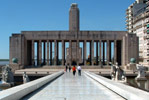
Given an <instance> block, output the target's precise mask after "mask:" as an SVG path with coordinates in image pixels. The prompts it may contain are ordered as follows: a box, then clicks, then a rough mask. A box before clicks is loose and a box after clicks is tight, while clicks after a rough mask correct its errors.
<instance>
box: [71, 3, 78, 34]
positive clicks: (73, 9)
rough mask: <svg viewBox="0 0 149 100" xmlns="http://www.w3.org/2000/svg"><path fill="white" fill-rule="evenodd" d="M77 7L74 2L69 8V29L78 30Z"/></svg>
mask: <svg viewBox="0 0 149 100" xmlns="http://www.w3.org/2000/svg"><path fill="white" fill-rule="evenodd" d="M79 24H80V23H79V8H78V5H77V4H76V3H73V4H72V5H71V7H70V10H69V31H79V30H80V25H79Z"/></svg>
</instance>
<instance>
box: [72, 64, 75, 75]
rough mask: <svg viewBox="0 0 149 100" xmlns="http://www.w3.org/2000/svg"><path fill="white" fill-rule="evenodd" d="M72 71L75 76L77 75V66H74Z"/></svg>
mask: <svg viewBox="0 0 149 100" xmlns="http://www.w3.org/2000/svg"><path fill="white" fill-rule="evenodd" d="M72 71H73V75H74V76H75V74H76V67H75V66H73V68H72Z"/></svg>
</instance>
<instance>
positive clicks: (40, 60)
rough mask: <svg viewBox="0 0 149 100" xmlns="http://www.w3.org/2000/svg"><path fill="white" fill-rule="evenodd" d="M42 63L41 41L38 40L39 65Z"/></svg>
mask: <svg viewBox="0 0 149 100" xmlns="http://www.w3.org/2000/svg"><path fill="white" fill-rule="evenodd" d="M41 64H42V41H41V40H39V65H40V66H41Z"/></svg>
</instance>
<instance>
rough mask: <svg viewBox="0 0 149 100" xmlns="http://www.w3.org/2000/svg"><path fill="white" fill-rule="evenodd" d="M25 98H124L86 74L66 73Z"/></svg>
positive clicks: (90, 99) (31, 99)
mask: <svg viewBox="0 0 149 100" xmlns="http://www.w3.org/2000/svg"><path fill="white" fill-rule="evenodd" d="M23 100H124V99H123V98H121V97H120V96H118V95H117V94H115V93H114V92H112V91H110V90H109V89H107V88H105V87H103V85H100V84H99V83H97V82H96V81H94V80H92V79H91V78H89V77H88V76H85V75H84V74H83V75H82V76H78V75H76V76H73V75H72V73H69V72H67V73H65V74H64V75H62V76H61V77H59V78H58V79H57V80H55V81H54V82H52V83H50V84H48V85H47V86H46V87H44V88H43V89H41V90H40V91H38V92H37V93H35V92H34V93H32V94H30V95H28V96H27V97H25V98H23Z"/></svg>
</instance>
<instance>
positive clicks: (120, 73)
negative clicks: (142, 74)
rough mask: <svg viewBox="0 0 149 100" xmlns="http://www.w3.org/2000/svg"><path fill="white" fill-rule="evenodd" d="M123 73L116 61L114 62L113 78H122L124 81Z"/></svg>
mask: <svg viewBox="0 0 149 100" xmlns="http://www.w3.org/2000/svg"><path fill="white" fill-rule="evenodd" d="M125 79H126V77H125V73H124V71H123V70H122V69H121V68H120V67H119V66H118V63H116V77H115V80H123V81H125Z"/></svg>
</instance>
